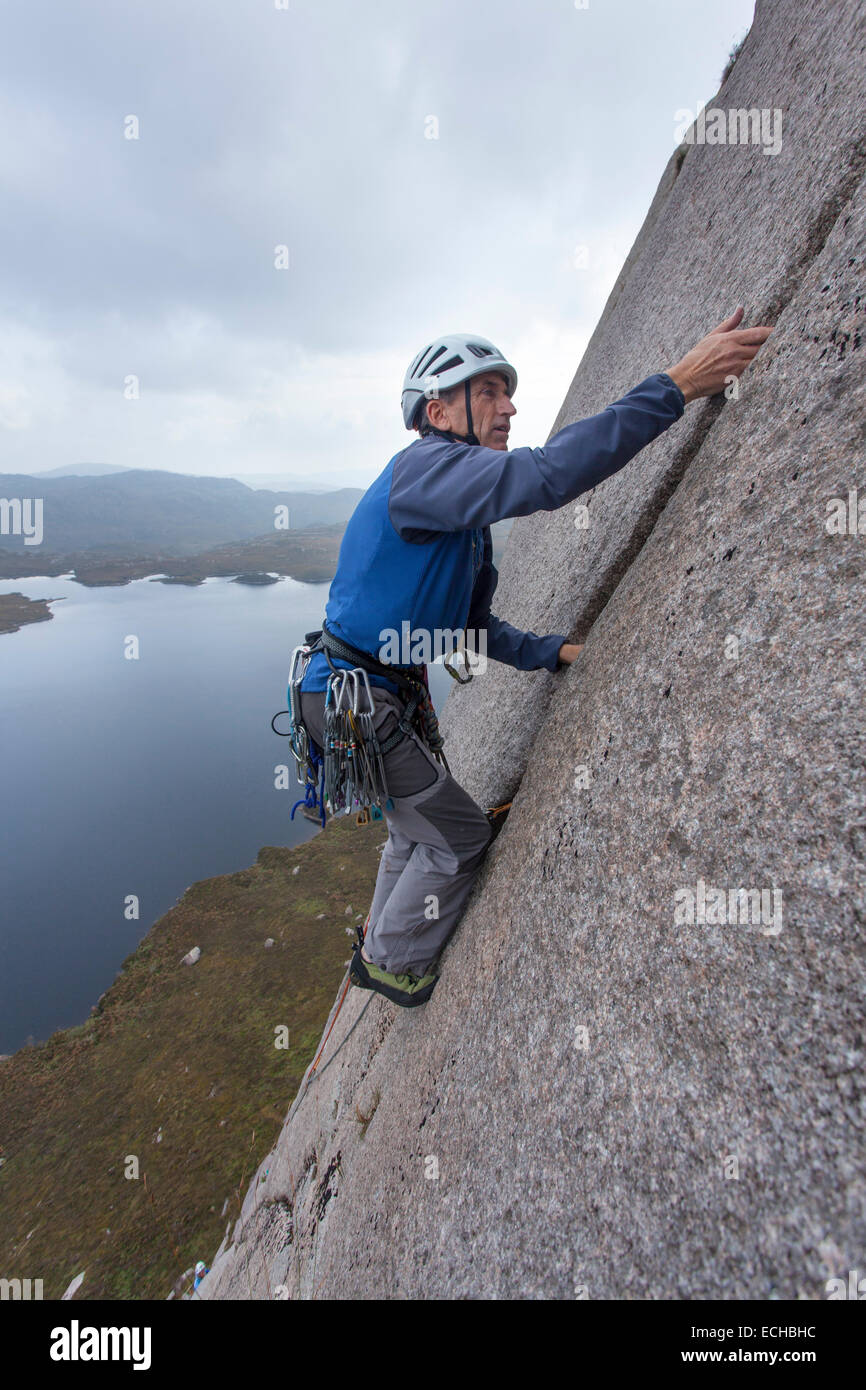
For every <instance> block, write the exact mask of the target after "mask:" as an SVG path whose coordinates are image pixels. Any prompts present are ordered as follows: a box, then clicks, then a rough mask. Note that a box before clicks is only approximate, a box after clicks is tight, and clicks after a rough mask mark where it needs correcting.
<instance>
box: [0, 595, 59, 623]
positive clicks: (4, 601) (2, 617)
mask: <svg viewBox="0 0 866 1390" xmlns="http://www.w3.org/2000/svg"><path fill="white" fill-rule="evenodd" d="M58 602H59V599H56V598H27V597H26V596H25V595H24V594H19V593H12V594H0V632H17V631H18V629H19V628H21V627H23V626H24V624H25V623H46V622H47V621H48V619H49V618H53V617H54V614H53V613H52V612H51V609H50V608H49V607H48V605H49V603H58Z"/></svg>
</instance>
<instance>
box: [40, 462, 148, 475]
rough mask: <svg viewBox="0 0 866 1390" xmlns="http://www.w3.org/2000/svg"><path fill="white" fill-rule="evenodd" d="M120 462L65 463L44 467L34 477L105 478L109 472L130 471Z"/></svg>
mask: <svg viewBox="0 0 866 1390" xmlns="http://www.w3.org/2000/svg"><path fill="white" fill-rule="evenodd" d="M128 472H129V469H128V468H124V467H123V466H122V465H121V464H119V463H64V464H63V466H62V467H61V468H42V469H40V470H39V472H38V473H34V474H33V477H34V478H69V477H76V478H104V477H105V476H106V475H107V474H109V473H128Z"/></svg>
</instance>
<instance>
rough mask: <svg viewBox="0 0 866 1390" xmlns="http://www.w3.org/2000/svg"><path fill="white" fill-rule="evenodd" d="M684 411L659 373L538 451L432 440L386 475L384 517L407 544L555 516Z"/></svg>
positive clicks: (411, 450)
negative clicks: (506, 521) (436, 534)
mask: <svg viewBox="0 0 866 1390" xmlns="http://www.w3.org/2000/svg"><path fill="white" fill-rule="evenodd" d="M684 409H685V400H684V398H683V394H682V392H681V391H680V389H679V387H678V386H677V385H676V384H675V383H674V382H673V381H672V380H671V378H670V377H669V376H667V375H666V374H665V373H664V372H659V373H657V374H656V375H655V376H649V377H647V378H646V380H645V381H642V382H640V383H639V385H637V386H635V387H634V388H633V390H631V391H629V392H628V394H627V395H625V396H623V398H622V400H619V401H616V402H615V403H614V404H613V405H609V406H608V407H607V408H606V409H605V410H602V411H601V412H600V413H599V414H598V415H590V416H589V417H588V419H586V420H577V421H575V423H574V424H572V425H566V426H565V428H564V429H561V430H559V431H558V433H557V434H555V435H554V436H553V438H552V439H551V440H550V441H549V442H548V443H547V444H545V445H544V446H543V447H541V448H538V449H530V448H522V449H510V450H504V449H485V448H483V447H482V446H480V445H472V444H462V443H460V442H459V441H458V440H449V439H443V438H441V437H439V436H437V435H428V436H426V437H425V438H423V439H421V440H418V441H416V442H415V443H414V444H411V445H409V447H408V448H407V449H405V450H404V451H403V453H402V454H400V455H398V457H397V459H396V461H395V463H394V468H393V472H392V475H391V491H390V496H389V512H390V517H391V521H392V523H393V525H394V527H395V529H396V530H397V532H398V534H399V535H401V536H402V537H403V538H404V539H405V540H419V539H421V538H422V534H421V533H424V532H427V533H428V534H429V533H430V532H431V531H465V530H469V529H471V528H472V527H477V526H489V525H490V524H491V523H492V522H494V521H501V520H502V519H503V518H504V517H512V516H529V515H530V514H531V513H532V512H540V511H547V512H550V511H555V510H556V508H557V507H562V506H564V505H565V504H566V503H567V502H571V501H573V500H574V498H576V497H579V496H580V494H581V493H582V492H587V491H588V490H589V489H590V488H593V487H595V486H596V485H597V484H598V483H600V482H602V481H603V480H604V479H605V478H609V477H610V476H611V474H613V473H617V472H618V471H619V470H620V469H621V468H623V467H624V466H625V464H627V463H628V462H629V460H630V459H633V458H634V456H635V454H637V453H639V452H640V450H641V449H643V448H644V447H645V446H646V445H647V444H649V443H651V442H652V440H653V439H655V438H656V437H657V436H658V435H659V434H661V433H662V431H663V430H666V429H667V428H668V427H669V426H670V425H672V424H673V423H674V421H675V420H678V419H679V418H680V416H681V415H682V413H683V410H684Z"/></svg>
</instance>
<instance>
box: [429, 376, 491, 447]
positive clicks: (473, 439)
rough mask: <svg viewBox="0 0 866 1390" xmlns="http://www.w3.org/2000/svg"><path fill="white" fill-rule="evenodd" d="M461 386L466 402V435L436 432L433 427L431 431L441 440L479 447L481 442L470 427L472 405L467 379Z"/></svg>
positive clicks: (452, 432) (450, 431) (448, 431)
mask: <svg viewBox="0 0 866 1390" xmlns="http://www.w3.org/2000/svg"><path fill="white" fill-rule="evenodd" d="M463 385H464V389H465V400H466V434H458V433H457V431H456V430H437V429H436V428H435V427H434V429H433V433H434V434H438V435H441V436H442V438H443V439H459V440H460V441H461V442H462V443H463V444H479V445H480V443H481V440H480V439H479V438H478V435H477V434H476V433H475V430H474V428H473V425H472V405H471V403H470V400H469V381H468V379H467V380H466V381H465V382H464V383H463Z"/></svg>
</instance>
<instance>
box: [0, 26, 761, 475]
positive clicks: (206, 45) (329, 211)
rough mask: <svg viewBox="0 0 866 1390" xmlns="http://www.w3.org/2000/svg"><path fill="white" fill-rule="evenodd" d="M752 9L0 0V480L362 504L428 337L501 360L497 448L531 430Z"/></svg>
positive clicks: (537, 428)
mask: <svg viewBox="0 0 866 1390" xmlns="http://www.w3.org/2000/svg"><path fill="white" fill-rule="evenodd" d="M284 3H285V5H286V8H277V6H278V5H282V4H284ZM753 10H754V4H753V0H725V3H724V4H717V3H712V0H589V4H588V8H586V9H578V8H577V7H576V5H575V3H574V0H523V2H522V3H521V2H520V0H445V2H444V3H438V2H437V0H376V3H374V4H368V5H362V4H358V3H357V0H355V3H351V2H350V0H146V3H120V0H69V3H62V4H61V3H58V2H56V0H55V3H48V4H46V3H36V0H31V3H26V0H18V3H17V4H14V3H9V0H6V2H5V3H3V4H2V6H0V15H2V33H0V65H2V88H0V197H2V208H3V216H2V221H0V319H2V323H0V448H2V454H0V471H6V472H12V471H16V472H28V471H31V470H32V471H40V470H44V469H49V468H56V467H59V466H61V465H67V464H74V463H79V462H82V461H89V462H100V463H111V464H117V465H122V466H124V467H134V468H169V469H173V470H175V471H178V472H186V473H210V474H218V475H226V474H231V475H234V476H236V477H241V478H243V477H244V476H245V475H253V474H262V473H280V474H291V475H298V476H305V477H308V478H309V479H310V480H311V481H316V482H319V483H324V482H334V483H346V484H353V485H356V486H362V487H366V486H367V485H368V484H369V483H370V482H371V481H372V480H373V478H374V477H375V476H376V475H377V474H378V473H379V472H380V471H381V470H382V468H384V466H385V464H386V463H387V462H388V460H389V459H390V458H391V457H392V455H393V454H394V453H396V452H397V450H398V449H400V448H402V447H404V446H405V444H406V443H408V442H409V441H410V436H409V435H408V434H407V433H406V432H405V430H404V428H403V423H402V419H401V416H400V390H401V384H402V378H403V373H404V371H405V369H406V366H407V364H408V362H409V361H410V360H411V358H412V357H413V356H414V355H415V353H416V352H417V351H418V350H419V349H420V348H421V347H423V346H424V344H425V343H426V342H427V341H428V340H429V339H430V338H432V337H433V336H434V335H437V334H439V333H448V332H456V331H471V332H474V333H479V334H482V335H483V336H485V337H488V338H491V339H493V341H494V342H495V343H496V344H497V345H498V346H499V347H501V348H502V350H503V351H504V352H505V354H506V356H508V357H509V358H510V360H511V361H512V362H514V364H515V366H516V367H517V370H518V373H519V377H520V382H519V386H518V390H517V394H516V396H515V405H516V406H517V408H518V413H517V416H516V418H515V421H514V426H513V429H512V445H519V444H540V443H543V441H544V439H545V438H546V436H547V434H548V432H549V430H550V426H551V423H552V421H553V418H554V416H555V414H556V412H557V410H558V408H559V405H560V403H561V401H562V398H563V396H564V394H565V391H566V388H567V387H568V385H569V383H570V381H571V378H572V376H573V374H574V371H575V368H576V366H577V363H578V361H579V359H580V355H581V353H582V352H583V349H584V347H585V346H586V343H587V341H588V338H589V336H590V334H591V332H592V330H593V328H594V326H595V324H596V322H597V320H598V317H599V315H600V313H601V311H602V309H603V307H604V303H605V300H606V298H607V295H608V293H609V292H610V289H611V287H612V285H613V282H614V280H615V278H616V274H617V272H618V270H619V268H620V267H621V265H622V262H623V260H624V259H625V256H626V255H627V253H628V250H629V248H630V246H631V244H632V242H633V240H634V238H635V236H636V235H637V232H638V230H639V228H640V225H641V223H642V221H643V218H644V216H645V214H646V211H647V209H648V207H649V204H650V201H651V198H652V196H653V193H654V192H655V188H656V185H657V183H658V180H659V178H660V176H661V173H662V171H663V169H664V166H665V164H666V162H667V160H668V158H669V156H670V154H671V151H672V150H673V148H674V144H675V140H674V130H675V124H676V122H675V118H674V115H675V112H676V111H677V110H678V109H680V108H688V109H690V110H696V108H697V106H698V104H699V103H701V102H704V101H707V100H709V99H710V97H712V96H713V94H714V93H715V92H716V90H717V88H718V84H719V78H720V75H721V71H722V68H723V66H724V64H725V61H726V58H727V55H728V52H729V50H730V48H731V46H732V44H733V43H734V42H735V41H736V40H737V39H739V38H741V37H742V36H743V34H744V33H745V32H746V31H747V29H748V27H749V24H750V23H751V20H752V14H753ZM129 117H134V118H135V119H136V120H137V123H138V138H137V139H128V138H126V133H127V132H129V131H134V125H133V123H131V122H130V121H129V120H128V118H129ZM437 127H438V128H437ZM431 135H437V136H438V138H430V136H431ZM283 245H284V246H286V247H287V248H288V262H289V264H288V268H287V269H278V268H276V267H275V248H276V247H278V246H283ZM580 246H583V247H586V252H585V256H586V265H585V266H584V267H580V266H578V265H577V264H576V260H579V259H580V257H579V256H577V257H576V255H575V249H576V248H577V247H580ZM708 327H711V325H708ZM688 346H689V345H688V344H684V345H683V348H684V350H685V348H686V347H688ZM656 369H657V368H656V367H655V366H654V365H653V366H651V367H649V368H648V370H656ZM130 376H134V377H136V378H138V381H139V383H140V396H139V398H138V399H127V398H126V395H125V390H128V388H125V382H126V380H127V378H129V377H130ZM412 437H414V436H412Z"/></svg>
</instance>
